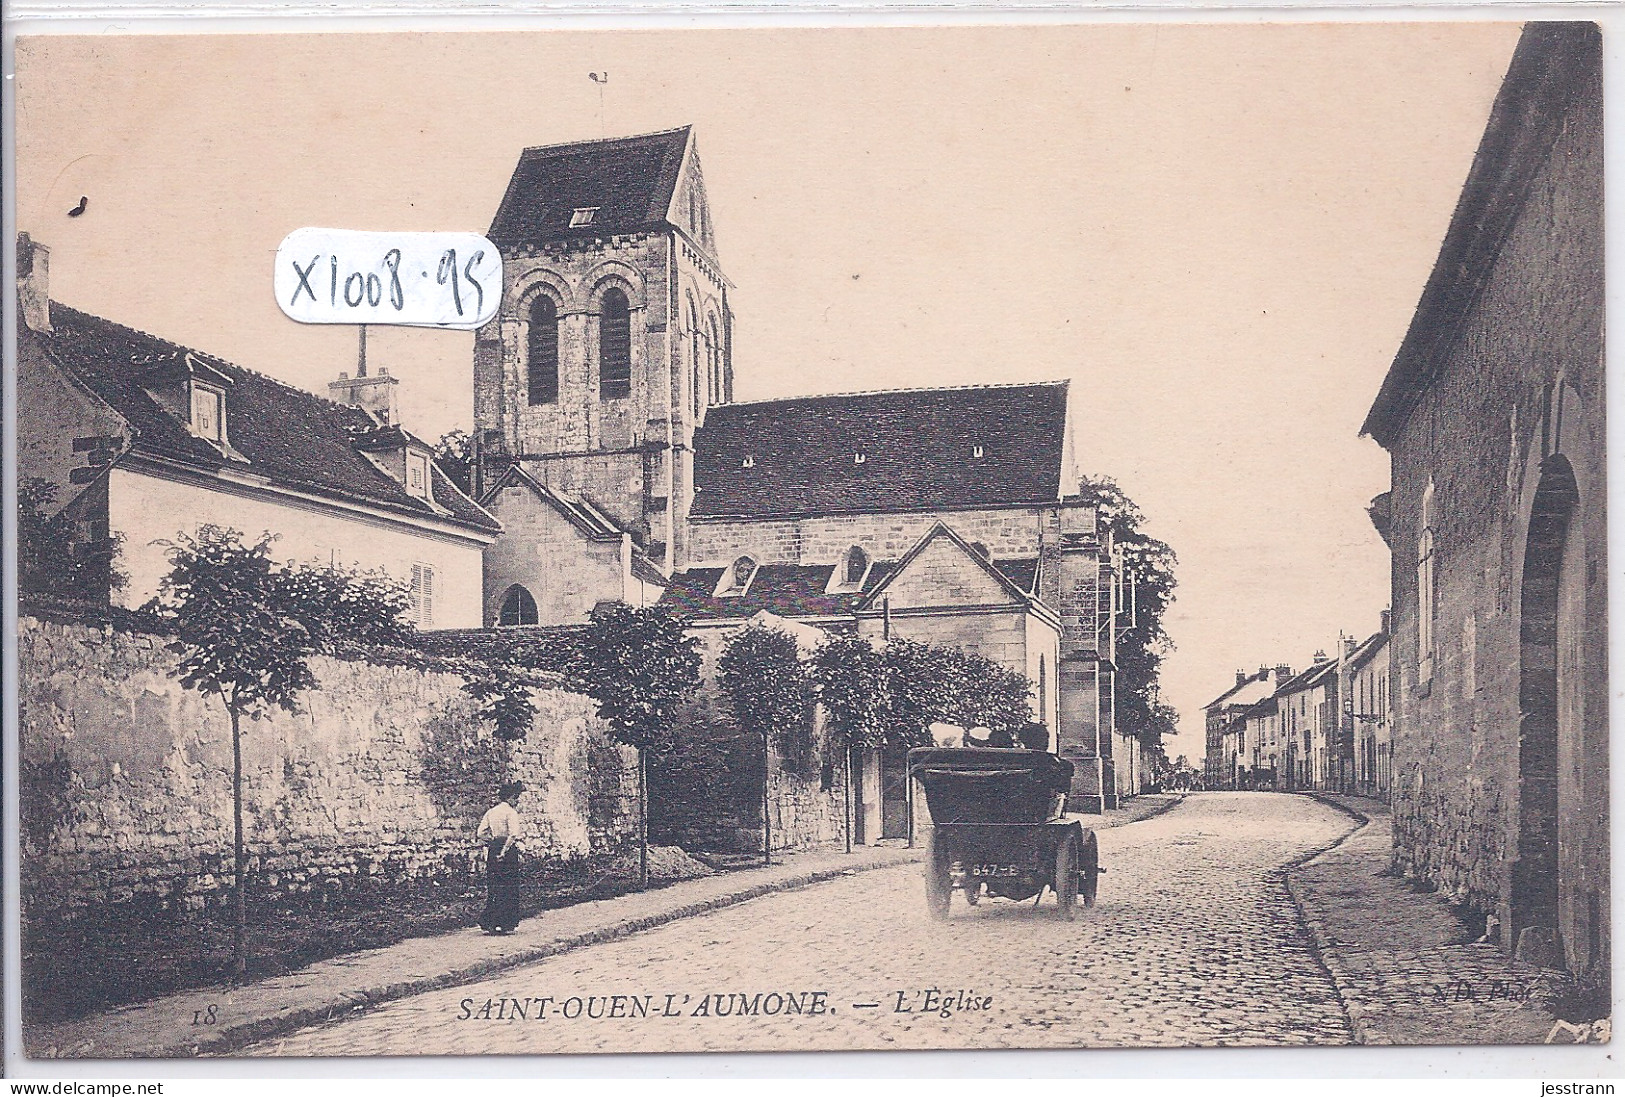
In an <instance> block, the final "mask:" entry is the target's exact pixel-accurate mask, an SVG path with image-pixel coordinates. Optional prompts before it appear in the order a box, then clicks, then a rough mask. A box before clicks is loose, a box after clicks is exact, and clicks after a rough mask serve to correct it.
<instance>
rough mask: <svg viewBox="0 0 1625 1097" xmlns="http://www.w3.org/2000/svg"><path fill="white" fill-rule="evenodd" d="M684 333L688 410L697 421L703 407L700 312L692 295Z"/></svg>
mask: <svg viewBox="0 0 1625 1097" xmlns="http://www.w3.org/2000/svg"><path fill="white" fill-rule="evenodd" d="M684 334H685V335H686V336H687V337H688V374H689V410H690V411H691V412H692V413H693V415H694V421H695V422H696V423H698V422H699V421H700V412H701V411H702V410H703V408H704V405H703V404H702V403H701V397H700V314H699V313H698V312H697V311H695V308H694V298H692V297H690V298H689V299H688V330H687V331H686V332H685V333H684Z"/></svg>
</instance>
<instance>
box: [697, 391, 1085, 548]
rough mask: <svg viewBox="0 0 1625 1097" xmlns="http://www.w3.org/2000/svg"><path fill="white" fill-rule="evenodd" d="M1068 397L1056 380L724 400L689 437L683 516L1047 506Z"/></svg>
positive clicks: (1055, 486) (1056, 494)
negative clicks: (690, 492) (690, 470)
mask: <svg viewBox="0 0 1625 1097" xmlns="http://www.w3.org/2000/svg"><path fill="white" fill-rule="evenodd" d="M1066 397H1067V383H1066V382H1065V381H1056V382H1046V383H1042V384H1027V385H987V386H975V387H969V388H945V389H898V390H893V391H889V392H865V393H852V394H847V395H839V396H802V397H795V398H793V399H787V400H765V401H761V402H757V403H747V404H722V405H720V406H718V407H714V408H712V409H710V411H708V412H707V413H706V418H705V425H704V426H703V427H702V428H701V429H700V430H699V431H697V432H696V433H695V436H694V479H695V484H696V486H697V492H696V494H695V496H694V504H693V508H692V510H691V511H690V513H691V515H692V516H693V517H699V518H703V517H708V516H715V517H739V518H775V517H796V516H805V515H813V514H852V513H865V512H867V513H873V512H877V511H905V510H955V509H967V508H973V507H984V506H1002V505H1016V504H1041V503H1050V502H1055V501H1057V500H1059V499H1060V497H1061V468H1062V464H1063V456H1064V449H1065V440H1066ZM977 447H980V449H981V453H982V456H980V457H977V456H975V453H976V448H977ZM859 455H861V457H862V460H861V462H860V461H858V460H856V459H855V458H856V457H857V456H859ZM747 466H748V467H747Z"/></svg>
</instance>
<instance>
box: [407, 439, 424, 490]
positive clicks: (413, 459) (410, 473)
mask: <svg viewBox="0 0 1625 1097" xmlns="http://www.w3.org/2000/svg"><path fill="white" fill-rule="evenodd" d="M406 494H408V495H410V496H412V497H413V498H414V499H424V500H427V499H428V498H429V455H428V454H427V453H420V452H418V451H417V450H410V449H409V450H407V451H406Z"/></svg>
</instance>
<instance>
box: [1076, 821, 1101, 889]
mask: <svg viewBox="0 0 1625 1097" xmlns="http://www.w3.org/2000/svg"><path fill="white" fill-rule="evenodd" d="M1081 861H1082V863H1081V865H1080V866H1079V871H1078V891H1079V892H1080V893H1081V894H1082V896H1083V905H1084V906H1086V907H1092V906H1094V905H1095V894H1096V892H1098V891H1099V890H1100V845H1099V843H1097V842H1096V841H1095V832H1094V831H1092V830H1090V831H1085V832H1084V836H1083V857H1082V858H1081Z"/></svg>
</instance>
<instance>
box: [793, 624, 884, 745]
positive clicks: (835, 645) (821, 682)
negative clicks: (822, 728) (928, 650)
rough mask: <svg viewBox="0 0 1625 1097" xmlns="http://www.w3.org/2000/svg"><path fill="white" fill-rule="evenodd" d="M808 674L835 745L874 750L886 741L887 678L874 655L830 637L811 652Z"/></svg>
mask: <svg viewBox="0 0 1625 1097" xmlns="http://www.w3.org/2000/svg"><path fill="white" fill-rule="evenodd" d="M812 672H813V682H814V685H815V686H816V687H817V690H818V699H819V700H820V701H821V702H823V705H824V711H825V712H826V713H827V715H828V718H829V727H830V730H831V731H832V732H833V733H834V734H835V736H836V737H837V738H838V739H840V741H841V742H843V743H845V744H846V745H847V746H867V747H878V746H880V745H881V744H882V743H884V742H885V741H886V731H887V726H888V717H887V712H888V709H889V708H890V706H891V673H890V670H889V669H888V667H887V665H886V658H885V656H884V655H883V654H881V652H880V651H879V650H877V649H876V648H875V647H874V646H873V645H871V644H870V643H869V642H868V641H867V640H860V639H858V638H856V637H852V636H835V637H831V638H830V639H828V640H826V641H824V643H822V644H820V645H819V646H818V650H817V651H815V652H813V656H812Z"/></svg>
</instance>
